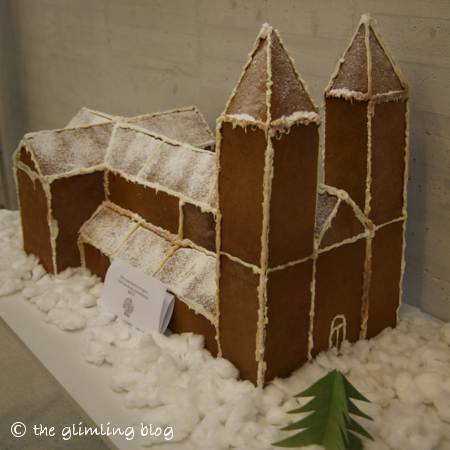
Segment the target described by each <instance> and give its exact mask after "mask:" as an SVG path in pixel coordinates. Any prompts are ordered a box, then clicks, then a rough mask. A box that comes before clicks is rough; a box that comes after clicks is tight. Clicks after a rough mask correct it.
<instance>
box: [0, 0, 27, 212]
mask: <svg viewBox="0 0 450 450" xmlns="http://www.w3.org/2000/svg"><path fill="white" fill-rule="evenodd" d="M17 6H18V5H17V2H14V1H13V0H2V1H1V2H0V66H1V68H2V71H1V76H0V204H1V205H4V206H6V207H7V208H8V209H17V208H18V203H17V196H16V189H15V183H14V178H13V171H12V154H13V152H14V150H15V149H16V147H17V142H19V141H20V139H21V138H22V136H23V135H24V133H26V132H27V131H28V130H29V129H30V127H29V123H28V121H27V115H26V114H25V111H26V109H27V108H26V101H25V99H26V95H25V86H24V82H23V77H22V76H21V74H22V73H24V72H25V67H24V64H23V59H21V53H22V52H21V49H20V46H19V40H18V35H19V33H20V24H19V20H18V17H17ZM4 206H3V207H4Z"/></svg>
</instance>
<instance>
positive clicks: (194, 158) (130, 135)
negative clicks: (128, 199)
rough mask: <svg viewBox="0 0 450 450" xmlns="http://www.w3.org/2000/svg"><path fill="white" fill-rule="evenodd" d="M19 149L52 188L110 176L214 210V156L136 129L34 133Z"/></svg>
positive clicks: (128, 126)
mask: <svg viewBox="0 0 450 450" xmlns="http://www.w3.org/2000/svg"><path fill="white" fill-rule="evenodd" d="M20 148H25V149H26V151H27V153H28V155H29V159H30V162H29V164H28V165H29V169H31V170H35V171H36V172H37V173H38V174H39V176H41V177H42V181H45V182H47V183H52V182H53V180H55V179H58V178H62V177H69V176H73V175H79V174H82V173H90V172H94V171H101V170H110V171H113V172H115V173H118V174H120V175H122V176H123V177H124V178H126V179H128V180H131V181H133V182H138V183H140V184H144V185H147V186H151V187H154V188H155V189H157V190H162V191H165V192H167V193H169V194H171V195H176V196H177V197H180V198H183V199H186V200H190V201H191V203H194V204H198V205H201V206H202V207H203V208H204V209H205V208H206V209H207V210H211V209H212V208H214V207H215V206H214V202H215V197H214V193H213V191H214V190H215V182H216V174H215V164H216V162H215V155H214V153H212V152H210V151H207V150H202V149H199V148H197V147H192V146H191V145H189V144H184V143H181V142H178V141H175V140H172V139H169V138H166V137H164V136H160V135H156V134H155V133H151V132H150V131H146V130H144V129H142V128H135V127H133V126H132V125H131V124H125V123H120V122H119V123H116V124H114V123H113V122H111V123H103V124H94V125H83V126H80V127H77V128H65V129H62V130H54V131H42V132H37V133H32V134H28V135H26V136H25V137H24V139H23V142H22V145H21V147H20ZM20 148H19V149H20ZM20 158H23V155H22V157H21V155H20V152H17V153H16V155H15V159H16V164H19V159H20ZM21 164H22V168H23V163H21Z"/></svg>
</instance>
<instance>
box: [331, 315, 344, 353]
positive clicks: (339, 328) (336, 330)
mask: <svg viewBox="0 0 450 450" xmlns="http://www.w3.org/2000/svg"><path fill="white" fill-rule="evenodd" d="M337 319H342V322H341V323H340V324H339V325H337V326H336V325H335V323H336V320H337ZM342 328H343V329H344V332H343V335H342V340H341V341H340V340H339V331H340V330H341V329H342ZM335 332H336V346H334V345H333V335H334V333H335ZM346 335H347V319H346V317H345V314H338V315H337V316H336V317H335V318H334V319H333V320H332V321H331V327H330V336H329V338H328V348H333V347H336V348H339V345H340V342H343V341H345V338H346Z"/></svg>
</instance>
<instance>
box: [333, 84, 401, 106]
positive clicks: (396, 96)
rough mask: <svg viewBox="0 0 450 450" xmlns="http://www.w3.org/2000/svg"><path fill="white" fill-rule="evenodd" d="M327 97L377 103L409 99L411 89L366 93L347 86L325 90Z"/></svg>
mask: <svg viewBox="0 0 450 450" xmlns="http://www.w3.org/2000/svg"><path fill="white" fill-rule="evenodd" d="M325 98H344V99H345V100H349V101H350V102H353V101H354V100H356V101H359V102H367V101H371V102H373V103H375V104H378V103H385V102H390V101H402V100H407V99H409V91H407V90H402V91H389V92H386V93H383V94H367V93H366V94H364V93H363V92H358V91H352V90H350V89H346V88H340V89H331V90H330V91H327V92H325Z"/></svg>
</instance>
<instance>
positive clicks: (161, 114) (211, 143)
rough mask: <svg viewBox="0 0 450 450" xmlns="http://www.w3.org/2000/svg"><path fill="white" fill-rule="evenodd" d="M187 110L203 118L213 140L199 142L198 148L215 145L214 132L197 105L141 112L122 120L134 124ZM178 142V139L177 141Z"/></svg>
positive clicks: (206, 129)
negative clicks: (147, 112) (146, 112)
mask: <svg viewBox="0 0 450 450" xmlns="http://www.w3.org/2000/svg"><path fill="white" fill-rule="evenodd" d="M186 111H194V112H195V113H196V114H197V115H198V116H199V117H200V119H201V121H202V122H203V124H204V125H205V131H206V132H207V133H208V134H209V135H210V137H211V140H210V141H206V142H204V143H202V144H199V145H198V146H196V148H202V147H207V146H209V145H211V146H213V147H214V146H215V143H216V140H215V138H214V135H213V133H212V132H211V130H210V129H209V126H208V124H207V123H206V120H205V118H204V117H203V114H202V113H201V112H200V110H199V109H198V108H197V107H196V106H188V107H186V108H175V109H172V110H170V111H163V112H156V113H151V114H141V115H139V116H135V117H130V118H124V119H123V120H122V122H123V123H127V124H132V123H133V122H137V121H139V120H145V119H149V118H151V117H157V116H165V115H167V114H173V113H178V112H186ZM135 127H136V128H139V129H142V130H144V131H148V130H145V129H143V128H141V127H138V126H135ZM177 142H178V141H177Z"/></svg>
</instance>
